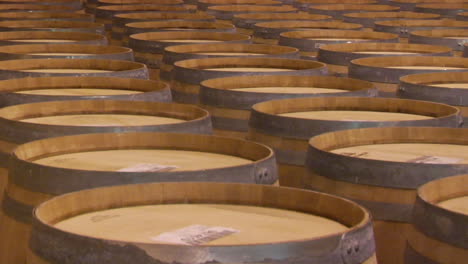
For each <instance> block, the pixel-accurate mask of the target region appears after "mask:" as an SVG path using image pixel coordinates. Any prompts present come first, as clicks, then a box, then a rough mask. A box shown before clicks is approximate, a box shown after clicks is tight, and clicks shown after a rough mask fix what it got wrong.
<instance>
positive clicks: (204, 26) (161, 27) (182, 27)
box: [122, 20, 236, 43]
mask: <svg viewBox="0 0 468 264" xmlns="http://www.w3.org/2000/svg"><path fill="white" fill-rule="evenodd" d="M172 31H197V32H226V33H235V32H236V27H235V26H234V25H233V24H230V23H219V22H211V21H206V22H205V21H184V20H173V21H145V22H132V23H128V24H126V25H125V29H124V35H123V38H122V42H123V43H128V39H129V36H130V35H133V34H140V33H146V32H172Z"/></svg>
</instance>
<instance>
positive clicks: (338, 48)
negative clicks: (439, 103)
mask: <svg viewBox="0 0 468 264" xmlns="http://www.w3.org/2000/svg"><path fill="white" fill-rule="evenodd" d="M320 49H321V50H327V51H333V52H341V53H348V52H408V53H442V52H450V51H451V49H450V48H448V47H444V46H435V45H425V44H406V43H346V44H330V45H325V46H322V47H320Z"/></svg>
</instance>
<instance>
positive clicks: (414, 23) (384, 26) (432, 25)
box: [374, 19, 468, 37]
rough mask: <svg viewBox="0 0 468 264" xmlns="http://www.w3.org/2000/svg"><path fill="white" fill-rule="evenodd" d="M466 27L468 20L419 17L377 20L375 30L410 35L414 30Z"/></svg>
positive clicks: (403, 35) (404, 35) (467, 26)
mask: <svg viewBox="0 0 468 264" xmlns="http://www.w3.org/2000/svg"><path fill="white" fill-rule="evenodd" d="M442 28H443V29H464V30H466V29H467V28H468V21H457V20H451V19H438V20H432V19H419V20H388V21H376V22H375V26H374V30H375V31H383V32H389V33H395V34H399V35H400V37H408V36H409V34H410V33H411V32H412V31H416V30H433V29H442Z"/></svg>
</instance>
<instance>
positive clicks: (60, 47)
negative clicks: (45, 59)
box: [0, 44, 132, 55]
mask: <svg viewBox="0 0 468 264" xmlns="http://www.w3.org/2000/svg"><path fill="white" fill-rule="evenodd" d="M131 52H132V50H131V49H129V48H126V47H120V46H101V45H80V44H26V45H10V46H2V48H1V51H0V53H10V54H32V55H34V54H43V55H47V54H57V55H58V54H83V55H86V54H88V55H92V54H118V53H131Z"/></svg>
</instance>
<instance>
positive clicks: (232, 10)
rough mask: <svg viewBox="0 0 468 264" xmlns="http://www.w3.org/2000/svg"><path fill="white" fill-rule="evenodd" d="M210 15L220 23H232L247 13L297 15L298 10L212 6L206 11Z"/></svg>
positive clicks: (252, 6)
mask: <svg viewBox="0 0 468 264" xmlns="http://www.w3.org/2000/svg"><path fill="white" fill-rule="evenodd" d="M206 12H207V13H208V14H210V15H213V16H215V17H216V19H217V20H218V21H225V22H229V21H232V19H233V18H234V16H235V15H238V14H247V13H296V12H297V9H296V8H294V7H292V6H288V5H281V6H269V5H219V6H210V7H208V9H207V10H206Z"/></svg>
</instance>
